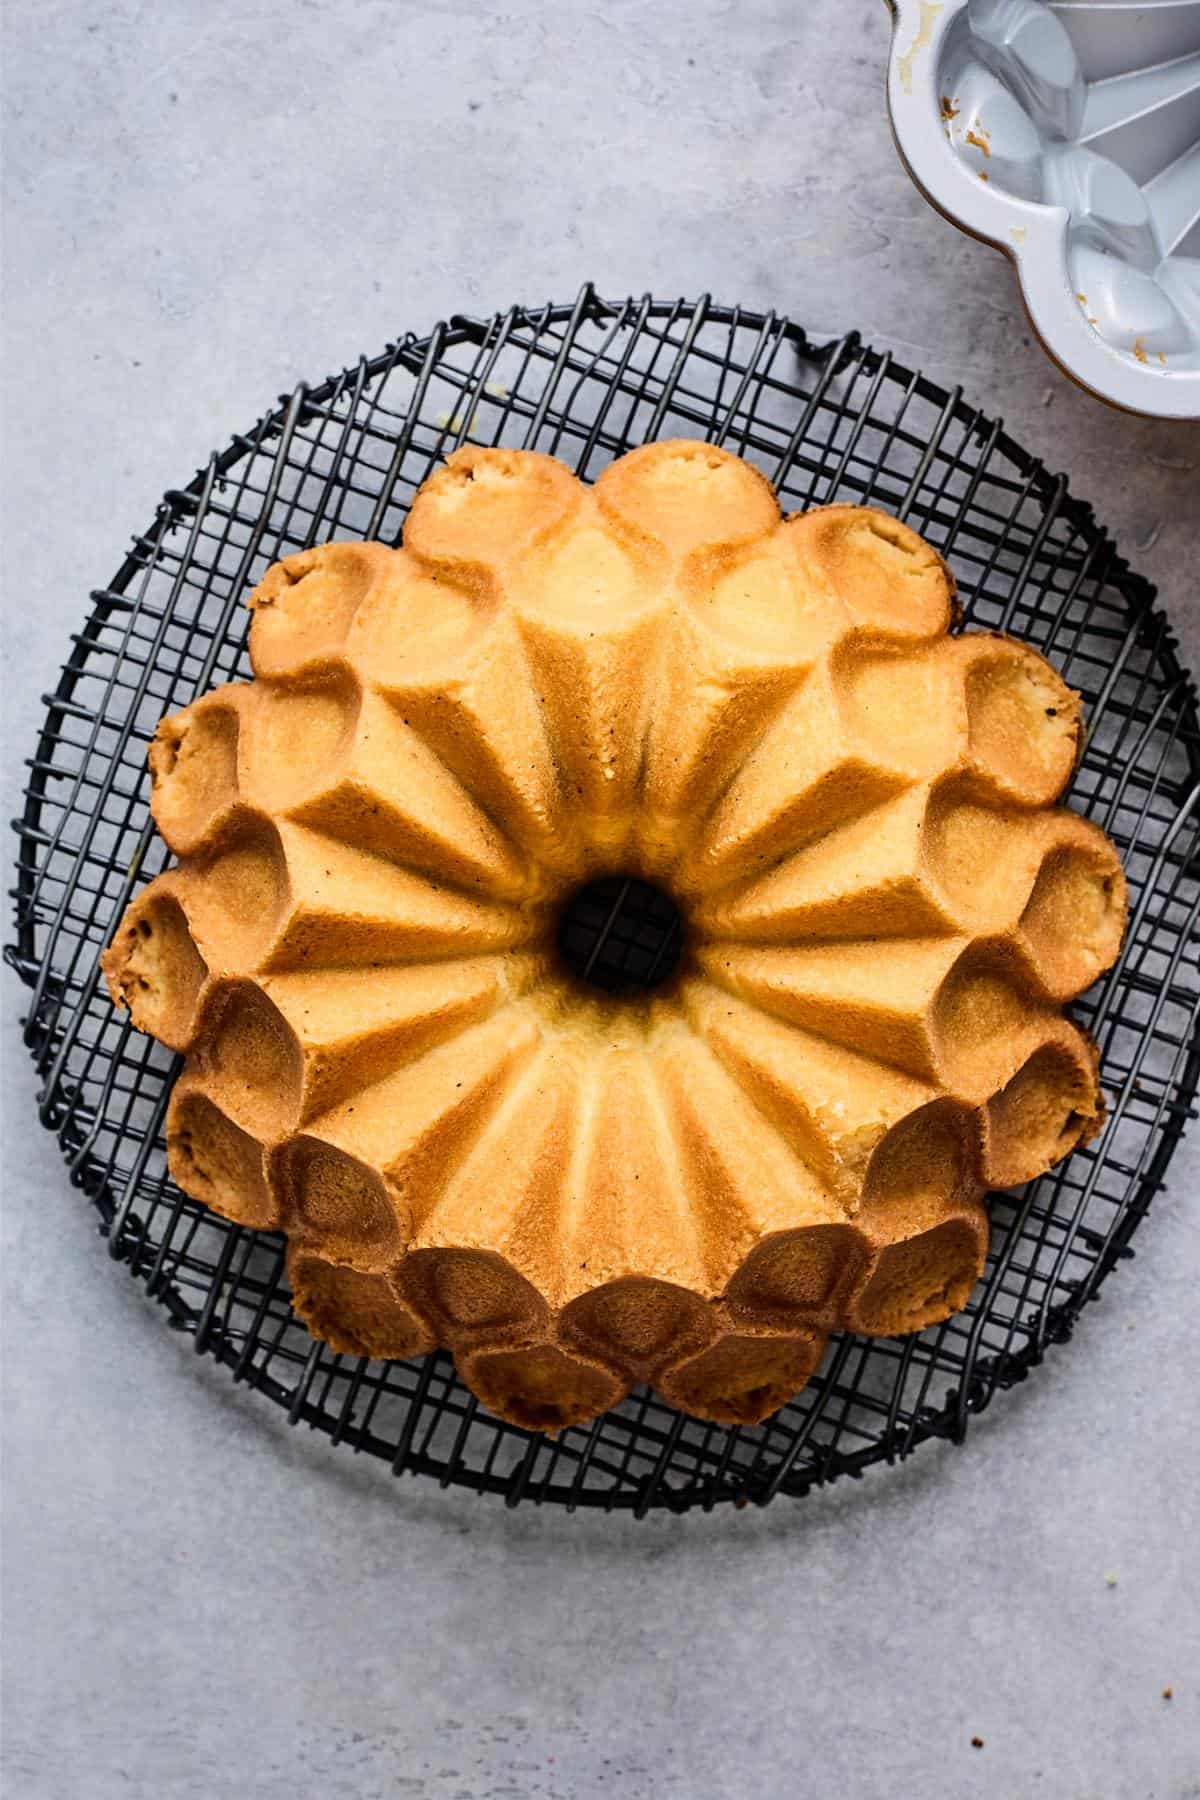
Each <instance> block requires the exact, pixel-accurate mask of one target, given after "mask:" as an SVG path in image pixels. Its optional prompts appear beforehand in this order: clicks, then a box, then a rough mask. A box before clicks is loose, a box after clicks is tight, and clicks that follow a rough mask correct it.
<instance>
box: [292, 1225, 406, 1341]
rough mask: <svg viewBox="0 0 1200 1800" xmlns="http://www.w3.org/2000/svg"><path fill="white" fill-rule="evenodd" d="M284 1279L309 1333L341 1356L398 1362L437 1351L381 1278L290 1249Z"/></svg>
mask: <svg viewBox="0 0 1200 1800" xmlns="http://www.w3.org/2000/svg"><path fill="white" fill-rule="evenodd" d="M287 1278H288V1286H289V1287H290V1288H291V1290H292V1305H293V1306H294V1307H295V1309H296V1311H297V1312H298V1313H299V1315H300V1317H301V1318H302V1319H303V1320H304V1323H305V1324H306V1325H307V1326H308V1329H309V1330H310V1331H311V1332H312V1334H313V1336H314V1337H319V1338H323V1339H324V1340H325V1342H326V1343H327V1344H328V1345H329V1347H330V1349H331V1350H336V1351H337V1352H338V1354H339V1355H340V1356H378V1357H383V1358H389V1359H396V1360H400V1359H402V1358H405V1357H409V1356H424V1355H425V1353H426V1352H427V1351H429V1350H433V1349H435V1348H436V1347H437V1339H436V1338H435V1337H434V1334H433V1332H432V1331H431V1330H430V1329H429V1327H428V1325H426V1323H425V1321H424V1320H423V1319H421V1318H420V1317H418V1315H417V1314H416V1313H415V1312H414V1311H413V1309H412V1307H411V1306H409V1305H408V1304H407V1302H406V1301H405V1300H403V1299H402V1298H401V1296H400V1295H399V1294H398V1293H397V1292H396V1289H395V1287H394V1285H393V1283H392V1282H391V1281H389V1279H388V1277H387V1276H386V1275H370V1274H363V1273H362V1272H361V1271H359V1270H357V1269H350V1268H347V1267H346V1266H345V1265H344V1264H341V1263H330V1262H325V1261H323V1260H322V1258H321V1257H319V1256H314V1255H313V1253H312V1251H311V1250H307V1249H305V1247H304V1246H303V1244H299V1243H292V1244H290V1245H289V1246H288V1255H287Z"/></svg>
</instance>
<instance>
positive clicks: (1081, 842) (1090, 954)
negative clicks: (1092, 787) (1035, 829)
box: [1016, 809, 1129, 1001]
mask: <svg viewBox="0 0 1200 1800" xmlns="http://www.w3.org/2000/svg"><path fill="white" fill-rule="evenodd" d="M1042 847H1043V857H1042V863H1041V867H1040V868H1039V870H1038V874H1037V880H1036V881H1035V883H1034V886H1033V891H1032V892H1031V894H1030V896H1029V899H1028V900H1027V901H1026V903H1025V908H1024V910H1023V912H1022V913H1021V917H1020V921H1019V923H1018V925H1017V934H1016V941H1017V944H1018V946H1019V948H1020V950H1021V951H1022V953H1023V955H1024V958H1025V960H1026V963H1027V966H1028V970H1029V976H1030V980H1031V984H1032V985H1033V986H1034V987H1035V988H1038V989H1040V991H1041V992H1042V994H1043V995H1044V996H1045V997H1046V999H1048V1000H1052V1001H1062V1000H1071V999H1074V997H1075V995H1076V994H1080V993H1082V992H1083V990H1084V988H1086V987H1090V986H1091V984H1092V982H1093V981H1095V979H1096V977H1097V976H1098V975H1101V974H1103V972H1104V970H1105V969H1107V968H1110V967H1111V965H1112V964H1113V963H1114V962H1115V960H1116V957H1117V953H1118V951H1119V950H1120V948H1121V939H1122V938H1123V937H1124V935H1125V922H1126V916H1127V913H1128V907H1129V902H1128V896H1127V893H1126V887H1125V874H1124V871H1123V870H1122V868H1121V863H1120V859H1119V857H1118V856H1117V853H1116V851H1115V850H1114V848H1113V846H1112V844H1111V843H1110V842H1109V840H1108V838H1106V837H1105V835H1104V833H1103V832H1102V831H1101V830H1100V829H1099V827H1098V826H1096V825H1092V824H1090V823H1089V821H1088V820H1086V819H1081V818H1079V817H1078V815H1077V814H1075V813H1070V812H1066V811H1063V810H1061V809H1060V810H1058V811H1056V812H1053V813H1050V814H1048V815H1046V816H1045V821H1044V825H1043V831H1042Z"/></svg>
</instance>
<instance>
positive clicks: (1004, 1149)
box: [983, 1019, 1104, 1188]
mask: <svg viewBox="0 0 1200 1800" xmlns="http://www.w3.org/2000/svg"><path fill="white" fill-rule="evenodd" d="M1098 1065H1099V1056H1098V1053H1097V1050H1096V1046H1095V1045H1094V1044H1093V1043H1092V1042H1091V1040H1090V1039H1088V1038H1086V1037H1085V1036H1084V1035H1083V1033H1082V1032H1081V1031H1077V1030H1076V1029H1075V1027H1074V1026H1073V1025H1071V1024H1070V1023H1069V1022H1068V1021H1067V1020H1066V1019H1056V1020H1054V1021H1053V1022H1052V1023H1050V1024H1048V1025H1047V1028H1046V1032H1045V1036H1044V1038H1043V1041H1042V1042H1041V1043H1040V1044H1038V1046H1037V1048H1036V1049H1035V1050H1033V1051H1031V1052H1030V1054H1029V1055H1028V1056H1027V1057H1026V1059H1025V1061H1024V1062H1023V1063H1022V1064H1021V1066H1020V1068H1018V1069H1017V1071H1016V1073H1015V1074H1014V1075H1011V1076H1010V1077H1009V1079H1008V1080H1007V1081H1006V1082H1005V1083H1004V1086H1003V1087H1001V1088H999V1089H998V1090H997V1091H996V1092H995V1093H994V1094H993V1095H992V1097H991V1098H990V1100H989V1101H988V1103H987V1106H986V1108H985V1109H984V1115H983V1121H984V1159H983V1170H984V1175H985V1177H986V1179H987V1182H988V1185H989V1186H991V1187H998V1188H1003V1187H1016V1186H1017V1185H1018V1184H1019V1183H1020V1182H1022V1181H1032V1180H1033V1178H1034V1176H1036V1175H1040V1174H1042V1172H1043V1171H1044V1170H1046V1169H1049V1168H1053V1166H1054V1164H1055V1163H1058V1162H1061V1161H1062V1159H1063V1157H1064V1156H1068V1155H1069V1154H1070V1152H1071V1151H1072V1150H1074V1149H1075V1148H1076V1146H1077V1145H1079V1144H1082V1143H1086V1142H1087V1141H1088V1139H1089V1138H1093V1137H1095V1135H1096V1133H1097V1132H1098V1131H1099V1130H1100V1128H1101V1127H1102V1125H1103V1124H1104V1098H1103V1095H1102V1093H1101V1091H1100V1087H1099V1081H1098Z"/></svg>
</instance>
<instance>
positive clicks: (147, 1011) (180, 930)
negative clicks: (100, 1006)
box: [100, 874, 208, 1050]
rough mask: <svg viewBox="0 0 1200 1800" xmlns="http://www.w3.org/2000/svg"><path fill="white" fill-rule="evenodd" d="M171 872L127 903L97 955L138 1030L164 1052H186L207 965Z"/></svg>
mask: <svg viewBox="0 0 1200 1800" xmlns="http://www.w3.org/2000/svg"><path fill="white" fill-rule="evenodd" d="M175 885H176V883H175V879H174V875H173V874H168V875H165V876H163V875H160V876H159V877H158V879H157V880H156V881H153V882H151V884H150V886H149V887H148V888H146V889H144V890H143V892H142V893H141V894H139V895H138V897H137V899H136V900H135V901H133V903H132V904H131V905H130V906H129V907H128V909H127V910H126V912H125V915H124V917H123V918H122V920H121V923H120V925H119V926H118V928H117V931H116V935H115V936H114V938H113V940H112V942H111V943H110V944H109V946H108V948H107V950H105V952H104V954H103V956H102V957H101V958H100V967H101V969H102V970H103V972H104V976H105V979H106V980H107V982H108V991H109V993H110V994H111V995H112V998H113V1003H114V1004H115V1005H117V1006H123V1007H125V1008H126V1009H127V1011H128V1013H129V1016H130V1018H131V1019H132V1020H133V1023H134V1025H135V1026H136V1027H137V1029H138V1030H139V1031H146V1032H149V1033H150V1035H151V1036H152V1037H156V1038H157V1039H158V1040H159V1042H160V1043H163V1044H165V1045H166V1046H167V1048H168V1049H169V1050H187V1049H188V1048H189V1047H190V1046H191V1044H192V1042H193V1040H194V1038H195V1035H196V1029H197V1025H198V1023H199V1018H200V1002H201V996H202V994H203V993H204V989H205V984H206V982H207V980H208V964H207V963H206V962H205V960H204V958H203V956H202V955H201V953H200V949H199V946H198V945H197V943H196V940H195V939H194V938H193V936H192V932H191V926H190V924H189V921H188V916H187V914H186V913H185V912H184V910H183V907H182V906H181V905H180V903H179V900H178V899H177V897H176V894H175Z"/></svg>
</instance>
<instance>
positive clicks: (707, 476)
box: [596, 438, 779, 564]
mask: <svg viewBox="0 0 1200 1800" xmlns="http://www.w3.org/2000/svg"><path fill="white" fill-rule="evenodd" d="M596 499H597V501H598V502H599V504H600V506H601V507H602V508H603V510H604V511H605V512H606V513H607V514H608V515H609V517H610V518H611V519H613V520H614V521H615V522H616V523H617V524H618V525H619V526H620V527H621V528H622V529H623V530H625V531H627V532H628V533H629V534H630V536H631V537H635V538H641V539H643V540H645V541H646V542H648V543H650V544H653V545H655V546H659V547H661V549H662V551H663V552H664V553H665V554H666V555H667V556H668V557H670V558H671V559H672V560H673V561H674V562H675V563H676V564H679V563H681V562H682V561H683V560H684V558H685V557H696V556H697V555H704V554H705V553H708V554H716V553H717V552H720V551H725V550H730V549H733V548H736V547H737V546H739V545H742V544H751V543H753V542H754V541H755V539H756V538H761V537H765V535H766V534H767V533H768V532H769V531H771V530H773V529H774V527H775V525H776V524H777V523H778V521H779V502H778V501H777V500H776V498H775V494H774V490H773V489H772V487H771V484H770V482H769V481H767V479H766V477H765V476H763V475H760V474H759V472H758V470H757V469H754V468H751V466H750V464H749V463H745V462H742V460H741V459H740V457H736V456H732V455H731V454H730V453H729V451H728V450H720V449H718V448H717V446H716V445H715V444H702V443H698V442H696V441H695V440H693V439H691V438H668V439H666V440H665V441H663V442H661V443H657V444H643V446H642V447H641V449H640V450H631V451H630V452H629V453H628V455H626V456H622V457H620V458H618V460H617V461H616V462H614V463H610V464H609V466H608V468H607V469H605V471H604V473H603V475H601V477H600V479H599V481H598V482H597V483H596Z"/></svg>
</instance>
